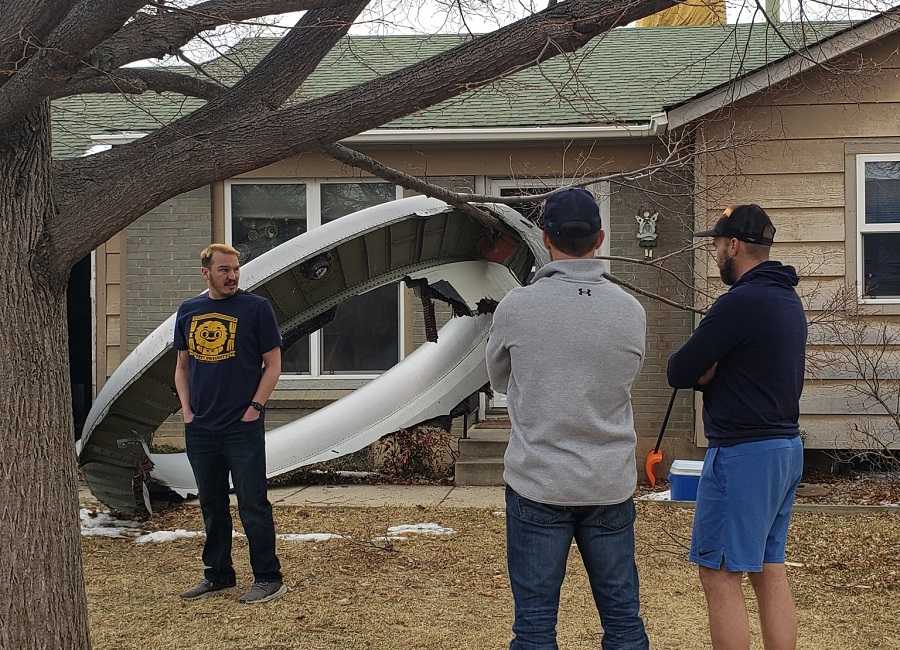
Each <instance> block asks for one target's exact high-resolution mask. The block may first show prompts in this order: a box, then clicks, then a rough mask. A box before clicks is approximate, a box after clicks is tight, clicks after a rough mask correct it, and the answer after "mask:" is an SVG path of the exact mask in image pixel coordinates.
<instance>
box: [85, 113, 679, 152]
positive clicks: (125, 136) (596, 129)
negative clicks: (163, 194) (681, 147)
mask: <svg viewBox="0 0 900 650" xmlns="http://www.w3.org/2000/svg"><path fill="white" fill-rule="evenodd" d="M667 124H668V123H667V116H666V113H656V114H654V115H651V116H650V120H649V121H648V122H644V123H637V124H602V125H597V126H513V127H487V128H440V129H371V130H369V131H364V132H363V133H359V134H357V135H352V136H350V137H349V138H345V139H343V140H341V142H344V143H347V144H408V143H446V144H470V143H473V142H496V143H502V142H545V141H550V140H556V141H559V140H563V141H569V140H601V139H607V138H609V139H612V138H618V139H623V138H653V137H656V136H658V135H660V134H661V133H665V131H666V129H667V128H668V127H667ZM145 135H147V134H146V133H142V132H127V131H126V132H119V133H109V134H102V135H92V136H91V141H92V142H93V143H94V145H93V146H92V147H90V148H89V149H88V150H87V152H86V153H84V154H82V155H90V154H93V153H98V152H100V151H105V150H106V149H109V148H110V147H112V146H115V145H120V144H127V143H129V142H133V141H134V140H137V139H139V138H142V137H143V136H145Z"/></svg>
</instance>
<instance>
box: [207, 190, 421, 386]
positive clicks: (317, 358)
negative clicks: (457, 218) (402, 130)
mask: <svg viewBox="0 0 900 650" xmlns="http://www.w3.org/2000/svg"><path fill="white" fill-rule="evenodd" d="M351 183H382V184H385V183H386V184H389V185H394V190H395V193H394V197H395V200H396V199H402V198H403V187H402V186H400V185H396V184H393V183H391V182H390V181H386V180H384V179H381V178H375V177H359V178H358V177H346V178H341V177H321V178H304V177H283V178H278V177H260V178H257V177H253V176H249V177H242V178H231V179H228V180H226V181H225V182H224V194H225V196H224V199H225V200H224V212H225V241H226V242H227V243H228V244H231V243H232V236H233V227H232V205H231V188H232V186H234V185H305V186H306V232H311V231H312V230H313V229H315V228H319V227H321V226H322V195H321V188H322V186H323V185H336V184H351ZM398 291H399V293H400V298H399V300H398V303H397V307H398V309H397V329H398V334H397V339H398V341H397V344H398V346H399V348H398V349H399V355H398V357H399V358H398V361H397V362H398V363H399V362H401V361H403V359H404V358H405V357H406V327H405V321H404V314H405V313H406V296H405V293H406V292H405V291H403V286H402V285H401V286H400V287H398ZM322 345H323V338H322V335H321V331H320V330H317V331H315V332H313V333H312V334H310V335H309V346H310V347H309V372H308V373H295V372H285V373H282V374H281V380H282V381H284V380H288V381H291V382H294V381H300V382H310V381H315V382H328V381H330V380H338V381H363V382H366V381H370V380H372V379H377V378H378V377H380V376H381V374H382V373H371V372H359V373H349V374H338V373H323V372H322ZM384 372H387V371H384Z"/></svg>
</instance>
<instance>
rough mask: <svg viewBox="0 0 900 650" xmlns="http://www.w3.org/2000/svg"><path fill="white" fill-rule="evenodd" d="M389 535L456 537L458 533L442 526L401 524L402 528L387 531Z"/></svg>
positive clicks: (395, 527)
mask: <svg viewBox="0 0 900 650" xmlns="http://www.w3.org/2000/svg"><path fill="white" fill-rule="evenodd" d="M387 534H388V536H389V537H390V536H391V535H394V536H396V535H455V534H456V531H455V530H453V529H452V528H444V527H443V526H441V525H440V524H434V523H429V524H401V525H400V526H391V527H390V528H388V529H387Z"/></svg>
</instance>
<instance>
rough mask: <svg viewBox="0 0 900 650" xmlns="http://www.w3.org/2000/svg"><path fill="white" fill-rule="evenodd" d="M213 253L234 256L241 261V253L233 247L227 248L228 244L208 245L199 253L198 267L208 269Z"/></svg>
mask: <svg viewBox="0 0 900 650" xmlns="http://www.w3.org/2000/svg"><path fill="white" fill-rule="evenodd" d="M213 253H224V254H225V255H236V256H237V258H238V259H239V260H240V259H241V252H240V251H239V250H238V249H236V248H234V247H233V246H229V245H228V244H210V245H209V246H207V247H206V248H204V249H203V250H202V251H200V265H201V266H203V268H205V269H208V268H209V266H210V264H212V258H213Z"/></svg>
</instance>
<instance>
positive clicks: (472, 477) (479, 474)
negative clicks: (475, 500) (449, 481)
mask: <svg viewBox="0 0 900 650" xmlns="http://www.w3.org/2000/svg"><path fill="white" fill-rule="evenodd" d="M453 482H454V483H455V484H456V485H503V458H470V459H465V460H463V459H460V460H457V461H456V468H455V474H454V481H453Z"/></svg>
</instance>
